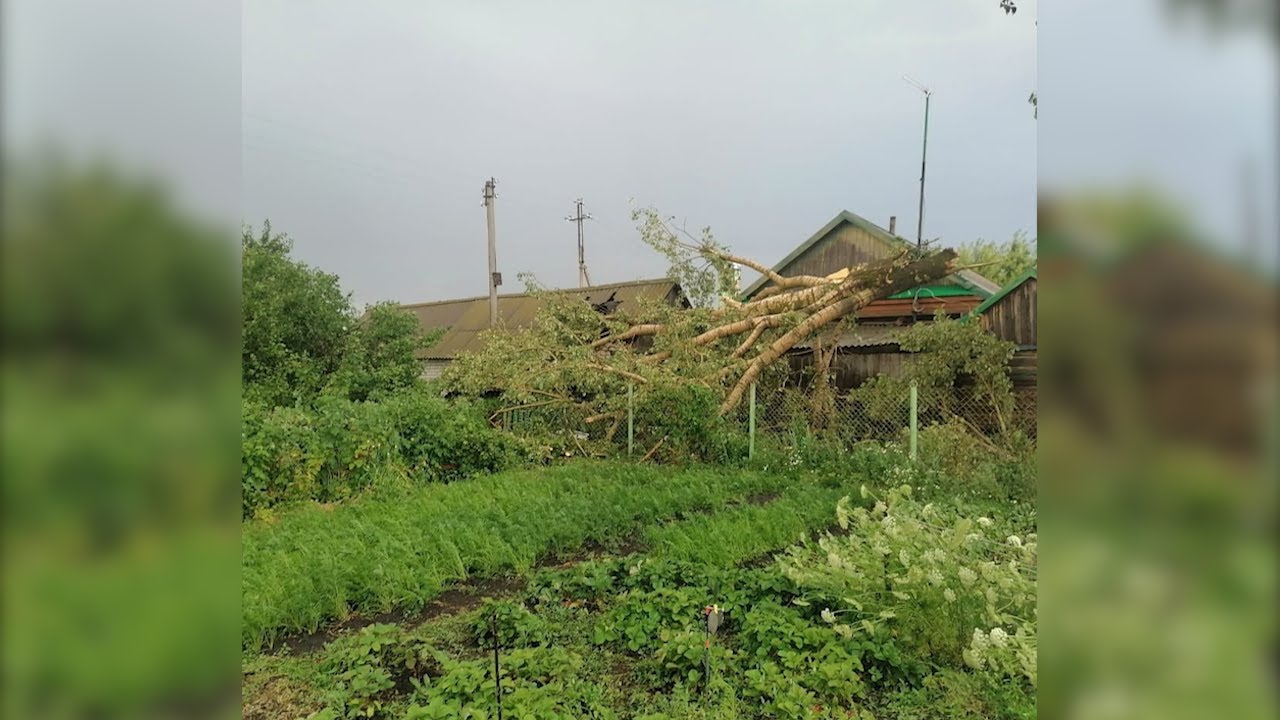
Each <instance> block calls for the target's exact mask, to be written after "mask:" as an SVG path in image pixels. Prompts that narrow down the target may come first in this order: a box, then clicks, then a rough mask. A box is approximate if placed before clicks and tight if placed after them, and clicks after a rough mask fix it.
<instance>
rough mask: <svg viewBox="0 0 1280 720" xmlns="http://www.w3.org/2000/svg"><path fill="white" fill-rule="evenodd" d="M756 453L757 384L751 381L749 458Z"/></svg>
mask: <svg viewBox="0 0 1280 720" xmlns="http://www.w3.org/2000/svg"><path fill="white" fill-rule="evenodd" d="M755 455H756V384H755V383H751V402H750V410H749V412H748V413H747V459H748V460H750V459H751V458H753V457H755Z"/></svg>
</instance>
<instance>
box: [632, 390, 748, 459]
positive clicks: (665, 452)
mask: <svg viewBox="0 0 1280 720" xmlns="http://www.w3.org/2000/svg"><path fill="white" fill-rule="evenodd" d="M641 398H642V399H639V400H637V402H636V407H635V427H636V430H637V433H638V435H637V437H638V439H639V440H640V442H641V443H642V444H645V445H648V446H650V447H652V446H653V445H656V444H657V443H658V441H659V440H662V441H663V444H662V450H661V456H662V457H663V458H665V459H668V460H685V459H694V460H702V461H705V462H726V461H732V460H736V459H738V458H741V457H745V456H746V447H747V446H746V442H747V439H746V436H745V434H744V433H743V432H742V431H741V429H740V428H736V427H734V426H733V425H732V424H731V423H729V422H728V421H726V420H725V419H724V418H722V417H720V414H719V406H720V401H721V399H722V398H721V397H720V396H719V394H718V393H717V392H715V391H714V390H712V389H711V388H708V387H703V386H700V385H678V386H668V387H657V388H653V389H651V390H649V391H648V392H646V393H644V395H642V396H641Z"/></svg>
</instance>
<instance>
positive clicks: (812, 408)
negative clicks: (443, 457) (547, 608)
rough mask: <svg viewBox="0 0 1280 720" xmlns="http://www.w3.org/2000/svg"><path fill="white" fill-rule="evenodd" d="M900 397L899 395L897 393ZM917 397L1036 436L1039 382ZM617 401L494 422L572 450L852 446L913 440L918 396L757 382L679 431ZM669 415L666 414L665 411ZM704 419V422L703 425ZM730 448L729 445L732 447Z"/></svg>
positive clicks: (966, 419) (1005, 432)
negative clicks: (702, 444)
mask: <svg viewBox="0 0 1280 720" xmlns="http://www.w3.org/2000/svg"><path fill="white" fill-rule="evenodd" d="M899 394H900V395H901V397H898V395H899ZM915 394H916V398H915V403H914V414H915V426H916V428H917V429H918V430H924V429H925V428H927V427H929V426H931V425H937V424H943V423H959V424H961V425H963V426H964V427H966V428H967V429H968V430H969V431H970V432H973V433H975V434H980V435H983V436H986V437H988V438H992V439H995V440H998V439H1000V438H1004V437H1009V436H1011V435H1012V434H1017V435H1019V436H1021V437H1023V438H1026V439H1027V440H1030V441H1031V442H1034V441H1035V437H1036V388H1035V387H1034V386H1031V387H1015V388H1014V391H1013V394H1012V398H1011V399H1010V398H1005V400H1003V401H1001V402H995V401H993V400H992V399H991V397H990V396H989V395H986V394H984V393H981V392H979V391H978V390H977V389H976V388H973V387H964V386H959V387H950V388H945V389H942V390H920V391H918V392H917V393H915ZM616 400H617V401H616V402H615V403H613V406H614V408H615V409H613V410H611V411H609V412H598V413H595V414H589V413H588V411H586V410H584V409H582V408H581V407H579V406H576V405H573V404H564V403H560V404H556V403H547V404H537V403H531V404H529V405H527V406H522V407H516V408H495V409H494V411H493V413H492V415H491V416H490V420H491V422H493V424H494V425H495V426H498V427H502V428H504V429H506V430H509V431H510V432H512V433H515V434H517V435H521V436H524V437H530V438H534V437H536V438H540V439H542V440H544V441H548V442H551V441H552V440H551V439H554V442H557V443H558V444H559V446H558V447H557V452H563V453H565V454H572V455H605V454H627V455H630V456H633V457H637V458H640V457H644V456H647V455H649V454H652V453H653V452H655V451H657V450H659V449H661V448H662V447H663V445H664V444H666V446H667V448H668V450H670V449H671V448H673V447H676V446H679V445H681V444H688V443H689V442H690V441H691V440H692V441H694V442H698V441H705V440H706V439H707V438H706V437H697V435H698V433H700V432H702V431H703V430H705V432H706V433H708V434H709V433H714V432H716V431H728V432H729V433H730V434H734V435H737V436H740V438H741V439H742V440H743V442H742V443H740V444H741V445H742V447H741V448H737V447H736V446H735V448H734V449H733V450H729V451H732V452H737V451H738V450H739V449H740V450H741V451H742V452H743V453H745V454H751V453H752V452H753V451H754V448H755V446H756V445H757V444H762V443H769V444H772V445H773V446H775V447H779V446H780V447H784V448H785V447H787V446H788V445H789V444H790V443H794V442H797V441H798V440H799V439H800V438H806V439H809V438H815V437H816V438H819V439H822V440H826V441H832V442H836V443H839V444H841V445H844V446H845V447H848V446H851V445H853V444H855V443H858V442H863V441H878V442H904V443H906V442H909V441H910V433H911V427H912V424H913V423H912V414H913V403H912V399H911V393H909V392H906V391H904V392H902V393H894V394H892V395H886V394H885V393H879V394H877V395H876V396H874V397H865V396H863V395H862V394H860V393H859V392H858V391H856V390H855V391H849V392H838V391H836V390H834V389H831V388H822V387H817V388H803V387H797V386H794V385H792V386H775V387H765V386H763V385H761V386H757V387H753V388H752V390H751V392H750V393H749V395H748V397H747V398H746V399H744V401H743V402H742V403H741V404H740V405H739V407H738V408H736V409H735V410H734V411H733V412H731V413H729V414H728V415H727V416H725V417H724V418H719V419H717V418H716V417H715V412H714V408H701V409H699V410H697V411H694V412H699V411H700V412H702V413H704V414H705V416H706V418H707V422H706V423H699V422H696V418H695V422H691V423H689V422H686V423H684V424H683V425H679V427H680V428H681V429H680V430H678V431H675V432H677V433H683V434H684V436H683V437H678V438H673V437H671V435H672V434H673V430H672V424H671V423H666V422H664V423H663V425H662V426H661V427H659V426H658V425H657V424H656V423H654V422H653V419H654V417H655V415H654V414H653V413H652V411H649V412H645V411H644V409H643V408H639V407H637V402H636V401H634V396H629V397H626V398H617V399H616ZM663 420H664V421H665V420H666V418H663ZM699 425H702V426H705V427H704V428H699V427H698V426H699ZM726 452H728V451H726Z"/></svg>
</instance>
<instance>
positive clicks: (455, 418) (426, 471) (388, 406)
mask: <svg viewBox="0 0 1280 720" xmlns="http://www.w3.org/2000/svg"><path fill="white" fill-rule="evenodd" d="M243 412H244V418H243V440H242V468H241V471H242V472H241V482H242V503H243V509H244V514H245V515H246V516H249V515H252V514H253V513H254V512H255V511H257V510H259V509H261V508H269V507H271V506H273V505H276V504H278V503H281V502H286V501H293V500H303V499H312V500H318V501H320V502H332V501H335V500H343V499H346V498H349V497H351V496H352V495H354V494H356V493H358V492H360V491H362V490H364V489H366V488H368V487H370V486H371V485H373V484H375V483H376V482H377V481H378V480H379V479H381V478H383V477H390V476H402V475H406V474H407V475H409V476H410V477H413V478H425V479H427V480H450V479H454V478H459V477H465V476H468V475H474V474H477V473H482V472H493V471H496V470H501V469H503V468H506V467H510V466H512V465H514V464H516V463H517V462H518V461H519V460H520V458H521V457H522V454H521V450H520V445H519V443H518V441H517V440H515V439H514V438H513V437H512V436H510V435H507V434H504V433H501V432H498V431H496V430H494V429H492V428H490V427H489V426H488V424H487V423H486V422H485V421H484V419H483V418H482V417H480V415H479V414H478V413H475V412H473V411H472V410H471V409H470V408H469V407H467V406H456V405H451V404H449V403H448V402H446V401H445V400H443V399H440V398H438V397H432V396H431V395H429V394H427V393H426V392H423V391H420V390H416V389H409V390H406V391H404V392H401V393H398V394H396V395H394V396H391V397H388V398H386V399H385V400H383V401H382V402H352V401H350V400H346V399H343V398H339V397H333V396H328V395H322V396H320V397H318V398H317V399H316V400H315V403H314V405H313V406H312V407H311V408H301V407H277V408H274V409H272V410H265V409H264V408H263V406H261V405H259V404H256V403H253V402H248V401H246V402H245V404H244V407H243Z"/></svg>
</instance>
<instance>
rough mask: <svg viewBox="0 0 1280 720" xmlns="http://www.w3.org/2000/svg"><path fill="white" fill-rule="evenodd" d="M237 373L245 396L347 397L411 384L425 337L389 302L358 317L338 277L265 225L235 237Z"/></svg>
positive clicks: (277, 400)
mask: <svg viewBox="0 0 1280 720" xmlns="http://www.w3.org/2000/svg"><path fill="white" fill-rule="evenodd" d="M241 250H242V253H243V254H242V258H241V272H242V285H241V298H242V305H243V308H242V312H243V337H242V379H243V382H244V388H245V391H244V392H245V397H246V398H247V399H250V400H253V401H257V402H262V403H264V404H266V405H295V404H302V403H306V402H309V401H310V400H311V399H313V398H314V397H315V396H316V395H318V394H320V393H322V392H324V393H329V394H336V395H341V396H344V397H349V398H350V399H352V400H367V399H373V398H375V397H376V396H377V395H378V394H379V393H384V392H390V391H394V390H397V389H400V388H404V387H408V386H410V385H412V384H413V383H414V382H415V381H416V379H417V377H418V375H419V373H420V364H419V361H418V360H417V358H415V357H414V352H415V351H416V350H417V349H418V348H420V347H422V346H423V344H424V342H425V338H424V337H423V335H422V329H421V327H420V326H419V324H418V321H417V319H416V318H414V317H413V316H412V315H410V314H408V313H406V312H404V311H402V310H399V309H398V308H397V307H396V306H395V304H393V303H383V304H380V305H375V306H373V307H371V308H370V309H369V310H368V311H367V312H366V313H365V315H364V316H363V317H362V318H358V317H357V315H356V312H355V310H354V308H353V306H352V304H351V296H350V294H348V293H344V292H343V291H342V287H341V284H340V283H339V280H338V276H337V275H334V274H331V273H326V272H324V271H323V270H320V269H318V268H314V267H311V266H310V265H307V264H306V263H303V262H301V261H299V260H296V259H294V258H293V257H291V252H292V250H293V243H292V241H291V240H290V239H289V238H288V236H286V235H283V234H279V233H273V232H272V231H271V224H270V223H264V224H263V227H262V231H261V232H260V233H258V234H254V233H253V232H252V230H251V229H249V228H246V229H245V230H244V232H243V236H242V242H241Z"/></svg>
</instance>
